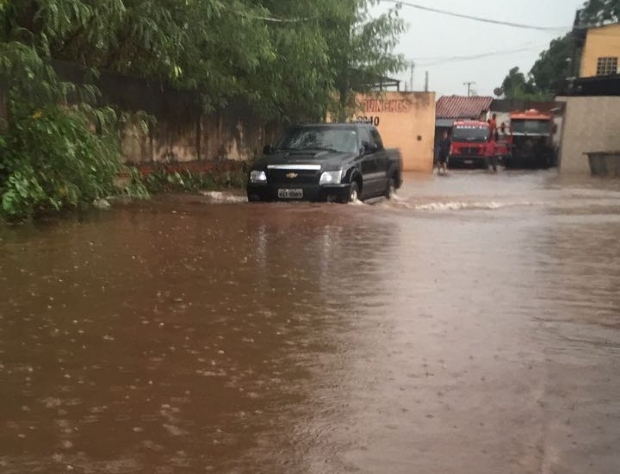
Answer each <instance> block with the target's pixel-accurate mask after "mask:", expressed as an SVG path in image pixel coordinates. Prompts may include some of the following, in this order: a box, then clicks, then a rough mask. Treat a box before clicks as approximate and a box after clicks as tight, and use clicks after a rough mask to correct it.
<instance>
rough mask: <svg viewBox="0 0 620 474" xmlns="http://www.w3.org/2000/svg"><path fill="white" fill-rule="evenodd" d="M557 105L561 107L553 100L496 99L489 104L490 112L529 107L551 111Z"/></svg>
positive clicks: (511, 110)
mask: <svg viewBox="0 0 620 474" xmlns="http://www.w3.org/2000/svg"><path fill="white" fill-rule="evenodd" d="M557 107H561V104H558V103H557V102H555V101H538V100H527V99H525V100H520V99H496V100H494V101H493V103H492V104H491V112H515V111H518V110H529V109H536V110H538V111H540V112H551V111H552V110H554V109H556V108H557Z"/></svg>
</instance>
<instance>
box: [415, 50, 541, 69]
mask: <svg viewBox="0 0 620 474" xmlns="http://www.w3.org/2000/svg"><path fill="white" fill-rule="evenodd" d="M539 49H540V48H539V47H536V46H530V47H522V48H517V49H511V50H503V51H489V52H488V53H480V54H473V55H470V56H450V57H445V58H436V60H435V61H431V62H428V63H421V64H419V66H436V65H439V64H445V63H449V62H450V63H451V62H459V61H471V60H475V59H484V58H490V57H493V56H503V55H507V54H514V53H522V52H525V51H533V50H539Z"/></svg>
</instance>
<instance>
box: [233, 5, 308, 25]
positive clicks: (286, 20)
mask: <svg viewBox="0 0 620 474" xmlns="http://www.w3.org/2000/svg"><path fill="white" fill-rule="evenodd" d="M222 7H224V8H225V9H226V10H228V11H229V12H231V13H234V14H235V15H237V16H241V17H243V18H247V19H249V20H258V21H265V22H268V23H302V22H306V21H312V20H316V19H317V18H318V17H314V18H312V17H309V18H278V17H275V16H260V15H253V14H250V13H246V12H240V11H238V10H235V9H234V8H230V7H229V6H227V5H222Z"/></svg>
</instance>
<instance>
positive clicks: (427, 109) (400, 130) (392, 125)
mask: <svg viewBox="0 0 620 474" xmlns="http://www.w3.org/2000/svg"><path fill="white" fill-rule="evenodd" d="M358 104H359V112H358V115H357V117H356V118H358V119H360V118H365V119H371V118H372V120H373V122H374V123H375V125H377V128H378V129H379V133H381V137H382V138H383V142H384V144H385V146H386V148H399V149H400V151H401V154H402V157H403V169H404V170H405V171H417V172H432V170H433V142H434V137H435V93H434V92H383V93H381V94H380V95H367V96H360V97H359V98H358Z"/></svg>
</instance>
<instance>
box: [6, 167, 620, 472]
mask: <svg viewBox="0 0 620 474" xmlns="http://www.w3.org/2000/svg"><path fill="white" fill-rule="evenodd" d="M619 236H620V183H618V182H613V181H610V182H606V181H597V180H590V179H582V180H580V181H579V180H574V181H573V180H567V179H563V178H562V179H561V178H559V177H557V175H556V174H555V172H541V173H513V174H510V173H507V172H504V173H500V174H499V175H493V174H490V173H489V174H487V173H481V172H451V173H450V174H449V175H448V176H447V177H436V176H435V177H428V178H418V177H415V176H410V177H408V178H407V180H406V183H405V185H404V188H403V189H402V190H401V191H400V193H399V197H398V199H397V200H396V201H395V202H378V203H374V204H372V205H348V206H342V205H324V204H319V205H314V204H256V205H250V204H248V203H246V202H243V199H241V198H238V197H236V196H234V195H230V194H224V195H218V194H209V195H207V196H197V197H182V198H174V197H159V198H156V199H154V200H153V201H151V202H147V203H139V204H133V205H126V206H120V207H117V208H115V209H114V210H112V211H109V212H101V213H96V214H93V215H90V216H88V217H87V218H84V219H83V220H81V221H78V220H69V221H54V222H47V223H43V224H38V225H37V226H24V227H19V228H14V229H6V228H5V229H4V230H0V238H1V240H0V250H1V252H0V400H1V401H2V403H0V420H1V424H0V472H1V473H2V474H17V473H19V474H21V473H62V472H76V473H114V474H120V473H156V474H159V473H161V474H163V473H204V472H214V473H226V474H238V473H265V474H279V473H282V474H285V473H286V474H289V473H290V474H292V473H313V474H315V473H316V474H318V473H321V474H323V473H324V474H328V473H347V472H351V473H368V474H371V473H389V474H410V473H416V474H436V473H441V474H452V473H454V474H457V473H458V474H465V473H472V474H473V473H475V474H498V473H502V474H504V473H515V474H529V473H542V474H556V473H557V474H567V473H570V474H584V473H597V474H599V473H600V474H610V473H613V472H620V449H619V448H618V446H620V398H619V396H618V394H620V240H619Z"/></svg>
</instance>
